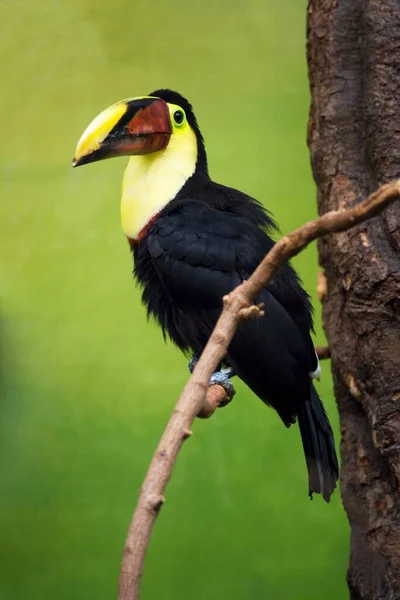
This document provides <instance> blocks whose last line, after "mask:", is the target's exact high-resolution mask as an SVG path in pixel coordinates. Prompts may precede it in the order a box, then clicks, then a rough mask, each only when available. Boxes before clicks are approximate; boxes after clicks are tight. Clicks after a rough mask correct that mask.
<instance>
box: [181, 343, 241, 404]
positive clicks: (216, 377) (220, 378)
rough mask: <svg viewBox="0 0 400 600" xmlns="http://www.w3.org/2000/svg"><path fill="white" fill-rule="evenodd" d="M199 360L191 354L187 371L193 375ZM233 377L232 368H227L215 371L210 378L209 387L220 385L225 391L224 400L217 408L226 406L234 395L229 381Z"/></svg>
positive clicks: (195, 355) (234, 392)
mask: <svg viewBox="0 0 400 600" xmlns="http://www.w3.org/2000/svg"><path fill="white" fill-rule="evenodd" d="M198 360H199V357H198V355H197V354H193V356H192V358H191V359H190V361H189V371H190V373H193V371H194V368H195V366H196V364H197V362H198ZM234 375H235V371H234V370H233V369H232V367H227V368H226V369H220V370H219V371H215V373H213V374H212V375H211V377H210V383H209V385H220V386H221V387H223V388H224V390H225V391H226V400H225V401H224V402H222V403H221V404H220V405H219V406H220V407H221V406H226V405H227V404H229V402H230V401H231V400H232V398H233V396H234V395H235V394H236V390H235V388H234V387H233V383H231V382H230V381H229V380H230V378H231V377H233V376H234Z"/></svg>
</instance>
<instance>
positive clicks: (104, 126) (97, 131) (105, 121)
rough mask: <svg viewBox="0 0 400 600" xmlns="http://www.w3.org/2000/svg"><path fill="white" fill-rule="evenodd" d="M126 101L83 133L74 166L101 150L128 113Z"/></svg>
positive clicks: (102, 113)
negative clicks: (111, 132)
mask: <svg viewBox="0 0 400 600" xmlns="http://www.w3.org/2000/svg"><path fill="white" fill-rule="evenodd" d="M126 109H127V104H126V101H122V102H117V103H116V104H113V105H112V106H109V107H108V108H106V109H105V110H103V112H101V113H100V114H99V115H97V117H96V118H95V119H93V121H92V122H91V123H90V125H88V127H87V128H86V129H85V131H84V132H83V133H82V135H81V137H80V139H79V142H78V144H77V146H76V150H75V156H74V159H73V161H72V166H73V167H76V166H78V165H79V164H81V162H80V161H81V160H82V159H83V158H84V157H85V156H88V155H89V154H92V152H95V151H96V150H99V149H100V146H101V144H102V143H103V142H104V140H105V139H106V137H107V136H108V134H109V133H110V131H111V130H112V129H113V127H115V125H116V124H117V123H118V121H119V120H120V119H121V117H122V116H123V115H124V114H125V113H126Z"/></svg>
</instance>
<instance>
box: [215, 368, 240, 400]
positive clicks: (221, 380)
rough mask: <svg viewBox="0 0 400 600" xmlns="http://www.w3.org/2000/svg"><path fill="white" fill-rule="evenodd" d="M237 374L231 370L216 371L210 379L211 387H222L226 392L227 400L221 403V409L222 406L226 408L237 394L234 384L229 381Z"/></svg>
mask: <svg viewBox="0 0 400 600" xmlns="http://www.w3.org/2000/svg"><path fill="white" fill-rule="evenodd" d="M234 374H235V372H234V370H233V369H231V368H228V369H221V370H220V371H215V373H213V374H212V375H211V377H210V385H220V386H221V387H223V388H224V390H225V392H226V399H225V400H224V401H223V402H221V404H220V405H219V408H221V407H222V406H226V405H227V404H229V402H230V401H231V400H232V398H233V396H234V395H235V394H236V390H235V388H234V387H233V383H232V382H231V381H229V379H230V378H231V377H233V375H234Z"/></svg>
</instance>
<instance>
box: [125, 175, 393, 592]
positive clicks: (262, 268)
mask: <svg viewBox="0 0 400 600" xmlns="http://www.w3.org/2000/svg"><path fill="white" fill-rule="evenodd" d="M399 197H400V180H396V181H393V182H392V183H389V184H386V185H383V186H381V187H380V188H379V189H378V190H377V191H376V192H374V193H373V194H371V195H370V196H368V197H367V198H366V199H365V200H363V201H362V202H360V203H359V204H357V205H355V206H354V207H352V208H350V209H347V210H338V211H330V212H328V213H326V214H324V215H323V216H322V217H320V218H319V219H316V220H314V221H310V222H308V223H305V225H303V226H302V227H300V228H299V229H296V230H295V231H293V232H292V233H289V234H288V235H285V236H284V237H283V238H281V239H280V240H279V241H278V242H277V243H276V244H275V245H274V247H273V248H272V249H271V251H270V252H269V253H268V254H267V256H266V257H265V258H264V260H263V261H262V262H261V263H260V265H259V266H258V267H257V269H256V270H255V271H254V273H253V275H252V276H251V277H250V279H249V280H248V281H245V282H244V283H242V284H241V285H240V286H238V287H237V288H236V289H235V290H233V291H232V292H231V293H230V294H229V295H227V296H225V297H224V299H223V311H222V313H221V316H220V318H219V320H218V322H217V325H216V327H215V329H214V331H213V333H212V335H211V337H210V339H209V341H208V343H207V345H206V347H205V349H204V351H203V353H202V355H201V357H200V359H199V360H198V362H197V364H196V367H195V369H194V371H193V374H192V376H191V377H190V379H189V381H188V382H187V384H186V385H185V387H184V389H183V391H182V393H181V395H180V398H179V400H178V402H177V404H176V406H175V408H174V411H173V413H172V415H171V418H170V420H169V422H168V424H167V426H166V428H165V431H164V434H163V436H162V438H161V441H160V443H159V445H158V448H157V450H156V453H155V454H154V456H153V459H152V462H151V464H150V467H149V470H148V472H147V475H146V478H145V480H144V483H143V486H142V489H141V492H140V496H139V500H138V504H137V507H136V510H135V513H134V515H133V519H132V522H131V525H130V527H129V531H128V536H127V540H126V544H125V549H124V555H123V561H122V567H121V576H120V589H119V600H138V599H139V596H140V579H141V575H142V571H143V563H144V558H145V554H146V550H147V546H148V544H149V540H150V535H151V532H152V529H153V526H154V523H155V520H156V517H157V515H158V512H159V510H160V508H161V506H162V504H163V503H164V497H163V493H164V490H165V488H166V486H167V483H168V481H169V478H170V477H171V474H172V470H173V467H174V464H175V461H176V458H177V456H178V453H179V450H180V449H181V447H182V444H183V442H184V441H185V440H186V439H187V438H188V437H190V436H191V435H192V432H191V429H190V428H191V425H192V423H193V421H194V419H195V418H196V416H198V415H199V414H200V413H201V411H202V408H203V407H204V405H206V406H205V411H206V412H207V401H208V402H210V400H211V398H210V396H211V395H213V396H214V395H216V396H217V400H218V390H213V388H220V389H223V388H221V386H212V387H211V388H209V386H208V381H209V379H210V377H211V375H212V373H213V372H214V371H215V369H216V368H217V365H218V364H220V362H221V361H222V360H223V358H224V357H225V355H226V352H227V349H228V346H229V344H230V341H231V340H232V338H233V336H234V334H235V331H236V328H237V326H238V324H239V321H240V320H241V319H244V318H251V317H253V316H257V315H259V314H260V311H261V309H260V308H259V307H256V306H254V305H253V303H254V301H255V300H256V298H257V296H258V294H259V293H260V291H261V289H262V288H264V287H266V286H267V285H268V284H269V283H270V281H271V280H272V278H273V276H274V274H275V273H276V271H277V269H278V268H279V267H280V265H281V264H282V263H284V262H286V261H288V260H289V259H290V258H292V257H293V256H295V255H296V254H298V253H299V252H300V251H301V250H302V249H303V248H305V247H306V246H307V245H308V244H309V243H310V242H312V241H313V240H315V239H317V238H319V237H322V236H324V235H327V234H329V233H334V232H339V231H345V230H346V229H350V228H351V227H354V226H355V225H357V224H358V223H361V222H362V221H365V220H366V219H368V218H371V217H373V216H375V215H376V214H378V213H379V212H380V211H381V210H383V209H384V208H385V207H387V206H388V205H389V204H390V203H391V202H393V201H394V200H396V199H397V198H399ZM219 394H221V392H219ZM205 398H206V402H205ZM214 401H215V399H214ZM212 412H213V411H212ZM212 412H211V413H210V414H212Z"/></svg>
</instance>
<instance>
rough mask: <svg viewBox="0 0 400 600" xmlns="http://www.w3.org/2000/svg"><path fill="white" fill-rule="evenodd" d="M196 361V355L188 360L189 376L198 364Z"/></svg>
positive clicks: (197, 358)
mask: <svg viewBox="0 0 400 600" xmlns="http://www.w3.org/2000/svg"><path fill="white" fill-rule="evenodd" d="M198 360H199V357H198V356H197V354H193V356H192V358H191V359H190V360H189V365H188V367H189V371H190V374H192V373H193V371H194V368H195V366H196V364H197V363H198Z"/></svg>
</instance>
